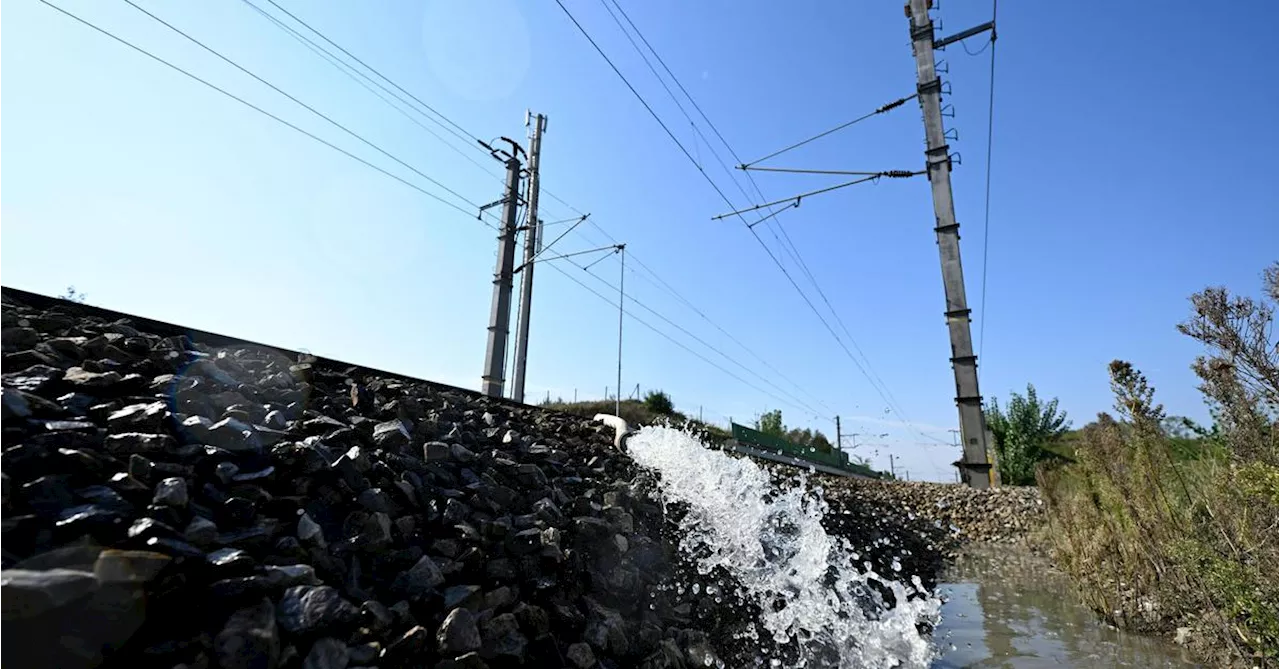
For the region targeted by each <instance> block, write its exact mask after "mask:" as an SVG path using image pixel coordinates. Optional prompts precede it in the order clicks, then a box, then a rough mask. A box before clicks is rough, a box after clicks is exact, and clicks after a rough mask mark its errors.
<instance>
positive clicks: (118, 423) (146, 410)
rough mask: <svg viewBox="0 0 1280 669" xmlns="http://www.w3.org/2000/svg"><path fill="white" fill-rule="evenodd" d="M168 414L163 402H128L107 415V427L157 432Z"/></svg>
mask: <svg viewBox="0 0 1280 669" xmlns="http://www.w3.org/2000/svg"><path fill="white" fill-rule="evenodd" d="M168 414H169V409H168V407H167V406H165V403H164V402H149V403H141V404H130V405H129V406H127V407H124V408H123V409H120V410H119V411H115V412H113V413H111V414H110V415H109V416H107V428H108V429H110V430H111V431H112V432H158V431H160V430H161V429H162V428H163V427H164V421H165V418H166V417H167V416H168Z"/></svg>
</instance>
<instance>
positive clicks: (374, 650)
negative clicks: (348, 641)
mask: <svg viewBox="0 0 1280 669" xmlns="http://www.w3.org/2000/svg"><path fill="white" fill-rule="evenodd" d="M422 632H423V634H424V635H426V632H427V631H426V630H425V629H423V630H422ZM427 636H428V637H429V635H427ZM381 653H382V644H380V643H378V642H377V641H370V642H368V643H362V644H360V645H358V646H349V647H348V648H347V658H348V659H347V662H348V663H349V664H354V665H361V664H369V663H370V662H373V661H374V660H376V659H378V655H380V654H381Z"/></svg>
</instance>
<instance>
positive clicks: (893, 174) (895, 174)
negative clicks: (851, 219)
mask: <svg viewBox="0 0 1280 669" xmlns="http://www.w3.org/2000/svg"><path fill="white" fill-rule="evenodd" d="M921 174H924V172H910V171H907V170H889V171H887V172H875V173H873V174H871V176H865V177H862V178H860V179H854V180H853V181H846V182H844V183H840V184H836V185H834V186H827V187H825V188H819V189H817V190H811V191H809V192H807V193H801V194H799V195H792V196H791V197H784V198H782V199H781V200H774V201H773V202H766V203H764V204H757V205H755V206H753V207H747V208H746V209H739V210H738V211H731V212H729V213H727V214H720V215H718V216H712V217H711V220H713V221H718V220H720V219H722V218H726V217H728V216H736V215H738V214H745V213H747V212H750V211H756V210H757V209H764V208H765V207H772V206H774V205H779V204H783V203H785V202H792V201H794V202H795V206H797V207H798V206H800V200H803V199H804V198H806V197H810V196H813V195H821V194H822V193H830V192H831V191H833V190H838V189H841V188H845V187H848V186H854V185H857V184H861V183H867V182H868V181H873V182H874V181H878V180H879V179H880V177H890V178H895V179H905V178H907V177H914V176H918V175H921ZM763 220H765V219H760V220H759V221H756V223H760V222H761V221H763ZM756 223H752V224H750V226H748V227H754V226H755V225H756Z"/></svg>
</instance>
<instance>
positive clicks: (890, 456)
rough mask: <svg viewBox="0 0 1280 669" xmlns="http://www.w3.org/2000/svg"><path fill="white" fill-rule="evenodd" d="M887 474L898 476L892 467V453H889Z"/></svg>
mask: <svg viewBox="0 0 1280 669" xmlns="http://www.w3.org/2000/svg"><path fill="white" fill-rule="evenodd" d="M889 476H892V477H893V478H895V479H896V478H898V472H896V471H894V469H893V453H890V454H889Z"/></svg>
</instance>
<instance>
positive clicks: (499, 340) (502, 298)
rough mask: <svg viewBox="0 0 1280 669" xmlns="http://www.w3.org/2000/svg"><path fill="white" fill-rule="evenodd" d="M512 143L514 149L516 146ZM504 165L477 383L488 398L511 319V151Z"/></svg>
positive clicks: (495, 390) (515, 198)
mask: <svg viewBox="0 0 1280 669" xmlns="http://www.w3.org/2000/svg"><path fill="white" fill-rule="evenodd" d="M512 144H513V146H512V149H513V150H514V149H515V147H516V146H518V145H516V144H515V143H514V142H513V143H512ZM504 153H505V152H504ZM496 155H497V154H496V152H495V156H496ZM506 164H507V187H506V193H505V194H504V196H503V200H502V228H501V229H500V230H499V231H498V264H497V268H496V269H495V270H494V272H493V306H492V309H491V311H490V312H489V340H488V343H487V344H486V346H485V353H484V376H482V377H481V383H480V391H481V392H483V393H484V394H485V395H488V396H489V397H502V385H503V365H504V363H505V362H506V361H505V359H504V358H505V357H506V353H507V335H508V334H509V330H510V321H511V283H512V281H511V280H512V270H513V269H514V265H515V256H516V208H517V207H518V206H519V204H520V202H519V199H520V160H519V159H518V158H516V157H515V155H514V153H512V154H507V159H506Z"/></svg>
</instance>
